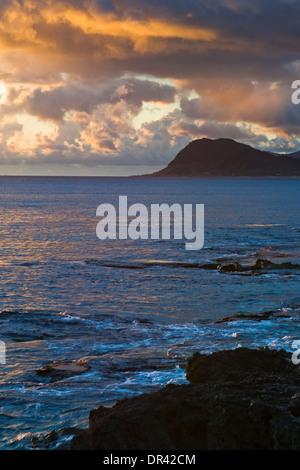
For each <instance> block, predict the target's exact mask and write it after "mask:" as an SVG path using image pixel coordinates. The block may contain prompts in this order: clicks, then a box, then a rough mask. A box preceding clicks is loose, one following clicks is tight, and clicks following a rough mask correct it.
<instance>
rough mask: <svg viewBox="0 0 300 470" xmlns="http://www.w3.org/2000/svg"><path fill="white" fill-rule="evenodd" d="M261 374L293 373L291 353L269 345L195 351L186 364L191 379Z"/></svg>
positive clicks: (280, 374) (245, 376)
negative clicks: (204, 351)
mask: <svg viewBox="0 0 300 470" xmlns="http://www.w3.org/2000/svg"><path fill="white" fill-rule="evenodd" d="M262 374H263V375H264V376H265V374H267V375H277V376H284V377H286V376H287V375H290V376H294V374H295V366H294V365H293V363H292V362H291V355H290V354H288V353H287V352H286V351H283V350H280V351H277V350H271V349H268V348H258V349H248V348H237V349H234V350H231V351H217V352H215V353H213V354H211V355H207V354H200V353H198V352H196V353H194V354H193V356H192V357H191V358H190V359H189V360H188V363H187V367H186V378H187V380H188V381H189V382H191V383H204V382H211V381H213V382H219V381H223V382H224V381H228V380H235V381H236V380H248V379H249V377H250V378H251V379H253V378H254V377H261V376H262Z"/></svg>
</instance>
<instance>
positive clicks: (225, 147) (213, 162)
mask: <svg viewBox="0 0 300 470" xmlns="http://www.w3.org/2000/svg"><path fill="white" fill-rule="evenodd" d="M293 156H294V157H293ZM299 156H300V152H295V153H293V154H285V155H283V154H274V153H270V152H266V151H263V150H258V149H255V148H253V147H250V146H249V145H245V144H241V143H239V142H236V141H234V140H232V139H215V140H212V139H206V138H203V139H198V140H194V141H192V142H190V143H189V144H188V145H187V146H186V147H185V148H184V149H182V150H181V151H180V152H179V153H178V154H177V156H176V157H175V158H174V160H172V161H171V162H170V163H169V165H168V166H167V167H166V168H164V169H162V170H160V171H158V172H156V173H153V174H152V175H151V176H300V158H299ZM148 176H149V175H148Z"/></svg>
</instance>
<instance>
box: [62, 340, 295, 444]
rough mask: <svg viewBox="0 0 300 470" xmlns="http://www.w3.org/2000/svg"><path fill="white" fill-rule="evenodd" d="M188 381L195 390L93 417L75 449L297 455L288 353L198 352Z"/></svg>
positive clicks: (129, 403) (176, 389)
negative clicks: (281, 451) (280, 452)
mask: <svg viewBox="0 0 300 470" xmlns="http://www.w3.org/2000/svg"><path fill="white" fill-rule="evenodd" d="M187 377H188V378H189V380H191V381H192V382H196V383H190V384H187V385H168V386H167V387H165V388H163V389H162V390H159V391H157V392H155V393H151V394H142V395H139V396H137V397H134V398H130V399H124V400H121V401H119V402H117V403H116V405H115V406H113V407H112V408H105V407H103V406H100V407H99V408H97V409H96V410H93V411H91V413H90V416H89V426H88V429H86V430H85V431H84V432H82V433H81V434H79V435H78V436H75V437H74V438H73V439H72V441H71V450H80V449H81V450H84V449H85V450H140V449H141V450H169V451H170V450H226V449H227V450H247V449H251V450H255V449H257V450H259V449H261V450H269V449H270V450H275V449H278V450H279V449H286V450H288V449H298V450H300V420H299V409H300V405H299V403H300V402H299V398H298V397H299V396H300V379H299V377H300V376H299V369H298V367H296V366H295V365H293V364H292V362H291V360H290V357H289V354H288V353H286V352H284V351H271V350H269V349H267V348H264V349H260V350H249V349H246V348H242V349H236V350H233V351H223V352H222V354H221V352H219V353H214V354H211V355H201V354H199V353H196V354H194V355H193V357H192V358H191V359H190V360H189V364H188V366H187Z"/></svg>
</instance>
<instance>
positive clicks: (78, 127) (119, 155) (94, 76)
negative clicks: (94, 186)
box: [0, 0, 300, 174]
mask: <svg viewBox="0 0 300 470" xmlns="http://www.w3.org/2000/svg"><path fill="white" fill-rule="evenodd" d="M299 15H300V6H299V2H291V1H289V2H287V1H284V0H274V1H273V2H272V8H270V4H269V2H267V1H266V0H256V1H255V2H251V3H250V2H247V1H244V0H239V1H237V0H214V1H212V2H207V1H204V0H199V1H198V2H194V1H193V0H186V1H185V2H182V1H179V0H165V1H164V2H159V1H158V0H152V1H150V0H139V1H135V0H110V1H103V0H77V1H73V0H69V1H67V0H44V1H43V2H40V1H37V0H2V1H1V4H0V163H1V164H2V165H9V164H11V165H14V167H15V168H14V169H13V170H12V171H13V172H18V165H22V171H23V168H24V165H26V164H27V165H31V166H33V165H35V168H36V167H38V165H42V166H43V165H48V166H49V165H50V166H51V165H52V167H53V168H55V171H57V172H60V168H63V170H61V171H63V172H66V168H68V165H69V168H70V172H71V167H72V166H73V165H76V168H78V171H79V174H80V172H81V171H82V168H90V167H93V168H98V170H97V171H98V173H99V174H101V171H103V168H104V167H105V166H106V167H107V166H110V167H111V168H112V169H113V168H115V169H116V171H117V168H121V167H126V166H127V167H131V168H133V167H141V166H143V165H146V166H148V167H149V168H151V166H152V167H153V169H155V167H161V166H163V165H165V164H167V163H168V162H169V161H170V160H171V159H172V158H174V157H175V155H176V153H177V152H178V151H179V150H180V149H181V148H182V147H183V146H184V145H186V144H187V143H188V142H189V141H190V140H192V139H195V138H201V137H204V136H205V137H210V138H217V137H226V136H227V137H230V138H233V139H236V140H239V141H242V142H245V143H251V144H252V145H255V146H258V147H260V148H264V149H271V150H273V151H277V150H278V151H282V152H284V151H285V150H286V151H289V150H290V151H291V149H294V150H298V149H299V148H300V133H299V125H300V106H298V107H297V106H295V105H293V104H292V103H291V99H290V96H291V90H290V86H291V83H292V81H293V80H295V79H299V78H300V77H299V73H300V66H299V64H300V61H299V52H298V51H299V41H300V30H299V26H298V18H299ZM278 18H281V21H280V22H278ZM20 168H21V167H20ZM41 171H42V170H41ZM53 171H54V170H53ZM94 171H95V170H93V174H94ZM112 172H113V170H112Z"/></svg>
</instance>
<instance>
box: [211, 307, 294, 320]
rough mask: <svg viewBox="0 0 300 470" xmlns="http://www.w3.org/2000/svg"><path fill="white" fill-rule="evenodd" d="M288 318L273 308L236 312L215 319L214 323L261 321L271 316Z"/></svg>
mask: <svg viewBox="0 0 300 470" xmlns="http://www.w3.org/2000/svg"><path fill="white" fill-rule="evenodd" d="M274 317H276V318H290V315H288V314H286V313H283V312H280V311H275V310H268V311H266V312H261V313H238V314H234V315H230V316H229V317H224V318H222V319H221V320H217V321H216V323H227V322H231V321H236V320H255V321H262V320H268V319H271V318H274Z"/></svg>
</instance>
